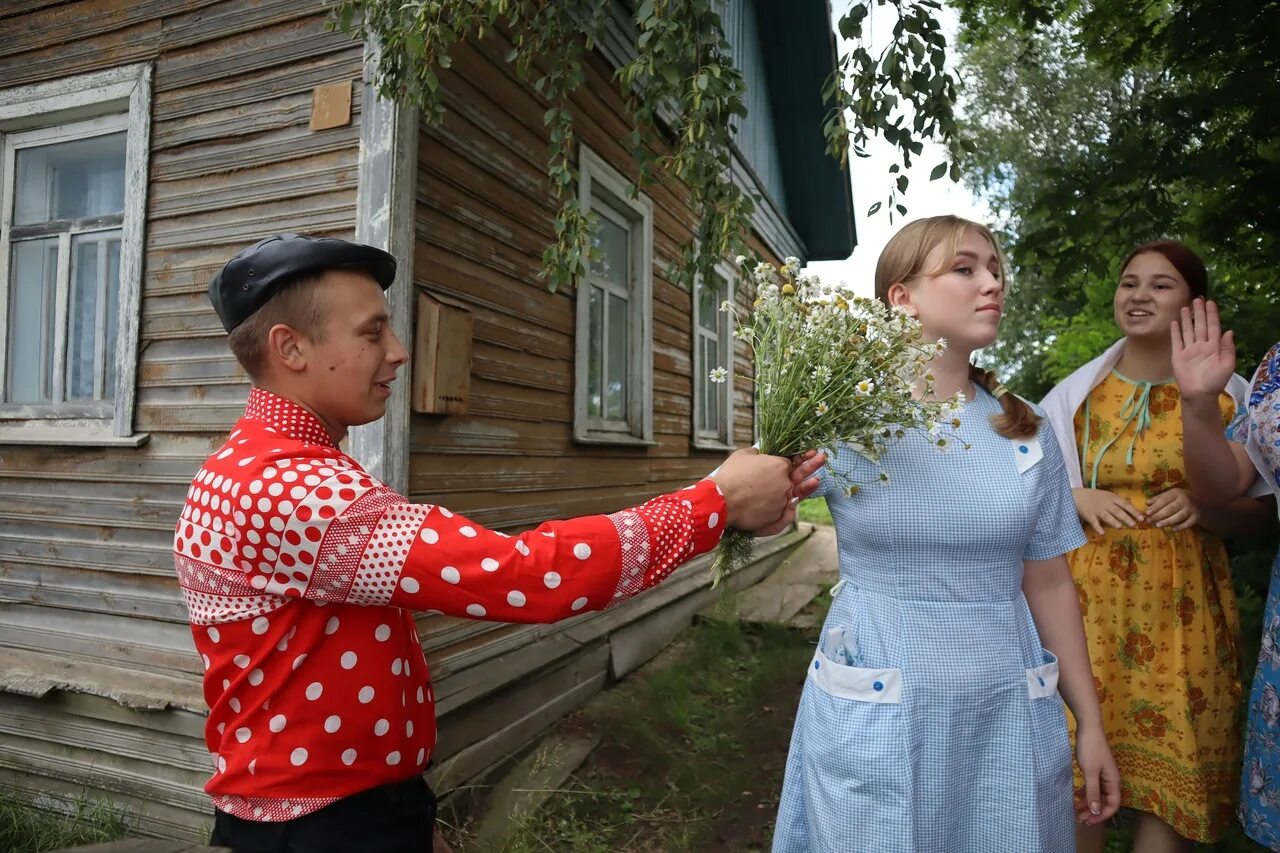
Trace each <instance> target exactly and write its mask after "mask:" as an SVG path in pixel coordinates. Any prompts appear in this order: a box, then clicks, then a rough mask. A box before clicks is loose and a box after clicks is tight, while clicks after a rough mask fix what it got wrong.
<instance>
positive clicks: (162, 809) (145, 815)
mask: <svg viewBox="0 0 1280 853" xmlns="http://www.w3.org/2000/svg"><path fill="white" fill-rule="evenodd" d="M2 699H3V697H0V700H2ZM3 707H4V706H3V704H0V711H2V710H3ZM71 769H72V768H69V767H68V765H67V764H65V763H64V762H63V761H61V760H59V758H58V757H57V756H47V757H44V758H43V760H42V761H40V762H39V763H37V764H35V765H34V766H31V767H24V768H23V769H19V770H15V769H12V768H8V767H6V766H5V765H4V764H3V763H0V790H3V791H5V792H6V793H7V794H9V796H10V797H13V798H15V799H22V800H26V799H29V798H31V797H32V796H33V792H36V791H38V792H39V794H36V796H37V797H39V796H40V795H41V794H43V795H44V796H45V797H46V798H47V797H57V798H59V799H60V800H61V802H63V803H73V802H76V801H77V800H78V799H79V798H82V797H84V796H86V795H87V796H89V797H92V798H93V799H107V800H110V801H113V802H115V803H118V804H119V805H120V806H121V807H122V808H124V809H125V810H126V811H127V812H128V813H129V814H131V815H134V816H135V819H136V820H137V821H138V823H140V824H142V825H145V826H146V828H147V831H148V832H152V833H155V834H158V835H164V836H167V837H168V838H170V839H183V840H186V841H189V842H191V843H198V842H200V841H202V840H207V839H208V838H209V825H210V823H211V822H212V821H211V819H210V814H211V812H210V811H209V806H208V805H206V806H205V807H204V808H199V809H197V808H175V807H172V806H166V805H163V804H159V803H152V802H149V801H147V800H145V799H141V798H139V797H136V796H131V795H129V794H127V793H122V792H120V791H115V790H104V789H101V788H95V787H93V786H90V785H87V784H85V782H83V781H81V780H78V779H67V778H65V774H67V773H69V772H70V770H71ZM205 803H206V804H207V803H208V797H206V798H205ZM49 810H50V811H52V812H53V813H55V814H56V813H58V810H57V809H56V808H51V809H49ZM77 853H79V851H77Z"/></svg>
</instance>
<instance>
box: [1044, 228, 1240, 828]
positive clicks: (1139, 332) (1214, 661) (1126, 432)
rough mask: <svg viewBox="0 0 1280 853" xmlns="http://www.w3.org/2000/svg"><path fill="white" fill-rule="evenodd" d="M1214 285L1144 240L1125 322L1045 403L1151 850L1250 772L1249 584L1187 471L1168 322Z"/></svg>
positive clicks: (1225, 402) (1077, 564)
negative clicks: (1242, 614) (1243, 762)
mask: <svg viewBox="0 0 1280 853" xmlns="http://www.w3.org/2000/svg"><path fill="white" fill-rule="evenodd" d="M1206 285H1207V274H1206V272H1205V267H1204V264H1203V263H1202V262H1201V261H1200V259H1199V258H1198V257H1197V256H1196V255H1195V254H1194V253H1193V252H1192V251H1191V250H1190V249H1188V248H1187V247H1186V246H1183V245H1182V244H1180V243H1172V242H1165V241H1162V242H1159V243H1151V244H1147V245H1145V246H1140V247H1139V248H1137V249H1135V250H1134V252H1133V253H1132V254H1131V255H1130V256H1129V257H1128V258H1126V260H1125V263H1124V264H1123V266H1122V271H1121V277H1120V283H1119V286H1118V288H1117V290H1116V295H1115V317H1116V323H1117V325H1119V327H1120V329H1121V331H1123V332H1124V335H1125V337H1124V338H1123V339H1122V340H1120V341H1118V342H1117V343H1116V344H1115V345H1114V346H1112V347H1111V348H1110V349H1109V350H1108V351H1107V352H1106V353H1104V354H1103V355H1102V356H1100V357H1099V358H1098V359H1095V360H1094V361H1093V362H1090V363H1089V364H1088V365H1085V366H1084V367H1082V368H1081V369H1080V370H1078V371H1076V373H1074V374H1072V375H1071V376H1070V377H1068V378H1067V379H1066V380H1064V381H1063V382H1062V383H1061V384H1060V385H1058V386H1057V387H1056V388H1055V389H1054V390H1053V391H1052V392H1051V393H1050V394H1049V396H1048V397H1046V398H1045V401H1044V403H1043V405H1044V407H1045V409H1046V411H1047V412H1048V414H1049V417H1050V419H1051V420H1052V421H1054V426H1055V428H1056V430H1057V432H1058V434H1059V435H1060V436H1062V435H1065V436H1074V442H1071V441H1070V439H1067V440H1064V441H1062V442H1061V443H1062V444H1063V445H1064V446H1063V448H1062V449H1063V454H1064V457H1065V458H1066V459H1067V462H1068V473H1069V475H1074V476H1073V478H1072V479H1073V482H1072V485H1073V486H1074V487H1075V488H1074V489H1073V493H1074V495H1075V498H1076V508H1077V511H1078V512H1079V515H1080V517H1081V519H1082V521H1083V522H1084V523H1085V528H1086V533H1087V534H1088V537H1089V541H1088V543H1087V544H1085V545H1084V546H1082V547H1081V548H1079V549H1078V550H1076V551H1075V552H1073V553H1072V554H1070V555H1069V557H1068V559H1069V561H1070V563H1071V568H1072V573H1073V575H1074V577H1075V580H1076V586H1077V588H1078V589H1079V592H1080V606H1081V610H1082V611H1083V614H1084V620H1085V632H1086V634H1087V636H1088V640H1089V652H1090V657H1091V658H1092V662H1093V671H1094V674H1095V677H1096V678H1097V679H1098V696H1099V699H1100V700H1101V702H1102V711H1103V722H1104V725H1105V728H1106V732H1107V737H1108V739H1109V740H1110V742H1111V747H1112V750H1113V751H1114V754H1115V757H1116V763H1117V764H1118V765H1119V768H1120V775H1121V798H1122V805H1123V806H1124V807H1126V808H1129V809H1132V810H1135V811H1136V812H1137V837H1136V841H1135V848H1134V849H1135V850H1136V851H1143V853H1147V851H1176V850H1184V849H1190V842H1191V841H1200V842H1208V841H1213V840H1214V839H1215V838H1216V837H1217V836H1218V835H1219V834H1220V833H1221V832H1222V830H1223V829H1225V828H1226V827H1227V826H1228V825H1229V824H1230V823H1231V821H1232V818H1233V814H1234V806H1235V793H1236V788H1237V785H1236V782H1237V780H1238V778H1239V745H1238V744H1239V735H1240V732H1239V725H1238V720H1237V716H1238V708H1239V703H1240V693H1241V687H1240V680H1239V677H1238V661H1237V658H1238V654H1237V635H1238V628H1239V625H1238V617H1237V612H1236V602H1235V595H1234V592H1233V590H1232V586H1231V576H1230V572H1229V565H1228V561H1227V552H1226V548H1225V547H1224V546H1223V543H1222V540H1221V539H1220V538H1219V537H1218V536H1217V535H1216V534H1214V533H1212V532H1210V531H1209V530H1208V529H1206V528H1205V527H1204V526H1203V525H1204V524H1205V523H1208V519H1205V518H1203V517H1202V511H1201V509H1200V508H1199V507H1198V506H1197V505H1196V503H1195V501H1194V500H1193V498H1192V495H1191V492H1190V490H1189V487H1188V484H1187V481H1186V475H1185V466H1184V465H1183V462H1182V459H1183V446H1182V420H1181V410H1180V408H1179V397H1178V386H1177V384H1176V383H1175V382H1174V380H1173V370H1172V366H1171V347H1170V338H1169V324H1170V322H1171V321H1173V320H1174V319H1176V318H1177V317H1178V312H1179V311H1180V310H1181V308H1182V307H1183V306H1184V305H1189V304H1190V303H1191V300H1192V299H1193V298H1194V297H1196V296H1203V295H1205V291H1206V289H1207V286H1206ZM1234 387H1235V391H1236V393H1238V394H1243V392H1244V391H1245V390H1246V389H1247V386H1246V385H1245V383H1244V380H1243V379H1240V380H1239V383H1238V384H1236V385H1235V386H1234ZM1220 404H1221V409H1222V423H1223V426H1224V428H1225V427H1226V425H1227V424H1228V423H1229V422H1230V421H1231V419H1232V416H1233V415H1234V413H1235V411H1236V404H1235V402H1234V401H1233V399H1232V397H1231V396H1230V395H1229V394H1226V393H1224V394H1223V395H1222V398H1221V400H1220ZM1103 840H1104V839H1103V827H1102V826H1097V827H1081V828H1080V829H1079V831H1078V836H1077V843H1078V850H1079V851H1090V850H1097V851H1101V850H1102V848H1103Z"/></svg>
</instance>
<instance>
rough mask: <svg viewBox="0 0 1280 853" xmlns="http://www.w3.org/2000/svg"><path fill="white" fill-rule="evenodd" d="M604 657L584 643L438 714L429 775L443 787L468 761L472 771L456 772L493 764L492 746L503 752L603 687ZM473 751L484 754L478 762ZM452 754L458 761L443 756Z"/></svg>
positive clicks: (597, 648)
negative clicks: (546, 666) (550, 665)
mask: <svg viewBox="0 0 1280 853" xmlns="http://www.w3.org/2000/svg"><path fill="white" fill-rule="evenodd" d="M608 658H609V650H608V647H607V646H606V645H604V644H597V645H595V646H591V647H588V648H586V649H584V650H582V651H580V652H578V653H577V654H576V655H574V656H573V657H572V658H570V659H569V660H568V661H567V662H566V663H564V664H562V665H561V666H559V667H557V668H556V669H554V670H552V671H550V672H545V673H540V674H539V677H538V678H536V679H534V678H530V679H527V680H525V681H524V682H523V683H517V684H515V685H514V686H513V687H511V688H508V689H507V690H504V691H502V692H500V693H498V694H494V695H492V696H490V697H489V698H487V699H486V700H485V701H483V702H480V703H472V704H471V705H469V706H467V707H466V709H465V711H463V712H458V713H453V714H448V715H445V716H443V717H441V719H440V735H439V740H438V741H437V743H438V745H437V747H436V755H437V761H439V762H440V767H439V768H438V769H437V770H436V771H434V773H433V774H430V775H429V778H432V777H434V778H435V779H437V780H439V781H441V782H443V783H444V784H445V786H446V787H447V785H448V782H447V780H448V778H449V776H450V775H451V774H452V773H460V771H463V770H464V767H465V765H467V764H471V765H472V766H473V767H474V770H472V772H471V773H470V774H467V773H460V775H461V776H462V778H467V777H468V776H469V775H473V774H474V772H475V771H478V770H479V769H482V768H483V767H486V766H489V765H491V764H493V763H494V762H495V760H496V759H497V758H498V757H500V756H501V754H502V753H500V752H498V753H495V752H494V751H493V750H496V749H499V748H501V747H505V751H508V752H509V751H510V750H512V749H514V748H515V747H517V746H519V745H520V744H523V743H527V742H528V741H529V740H530V739H531V738H532V737H533V736H535V735H536V734H538V732H540V731H542V730H543V729H545V728H546V727H547V726H548V725H549V724H550V723H551V722H552V721H554V720H555V719H557V718H558V717H560V716H562V715H563V714H564V713H565V712H566V711H567V710H568V709H569V708H572V707H576V706H577V705H578V704H579V703H581V702H582V701H583V700H584V699H585V698H586V697H587V696H589V695H591V694H592V693H595V692H597V691H598V690H600V688H601V687H603V686H604V682H605V676H606V667H607V665H608ZM481 744H483V745H485V748H484V749H481V750H478V751H473V752H472V753H471V755H470V756H469V757H464V756H465V755H466V753H464V752H462V751H463V750H466V749H467V748H468V747H475V746H477V745H481ZM477 753H478V754H477ZM479 755H483V756H484V757H485V760H484V762H483V763H480V758H479ZM453 756H458V760H455V761H453V762H450V761H448V759H449V758H450V757H453ZM451 764H452V765H453V769H452V771H450V769H449V766H450V765H451ZM476 764H479V766H475V765H476Z"/></svg>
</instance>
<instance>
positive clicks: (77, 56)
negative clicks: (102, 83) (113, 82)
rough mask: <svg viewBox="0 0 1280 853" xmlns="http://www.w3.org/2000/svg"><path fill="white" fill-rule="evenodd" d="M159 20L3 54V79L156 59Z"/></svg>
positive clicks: (40, 77)
mask: <svg viewBox="0 0 1280 853" xmlns="http://www.w3.org/2000/svg"><path fill="white" fill-rule="evenodd" d="M160 27H161V25H160V21H156V20H151V21H144V22H142V23H139V24H135V25H133V26H131V27H126V28H124V29H120V30H113V31H112V32H109V33H106V34H104V35H100V36H95V37H92V38H84V39H79V38H74V39H71V40H69V41H66V42H64V43H61V44H57V45H54V46H52V47H46V48H43V49H40V50H31V51H24V52H23V53H15V54H11V55H9V56H7V57H4V58H0V80H3V81H4V83H5V86H6V87H7V86H21V85H23V84H24V83H39V82H42V81H45V80H55V79H57V78H60V77H70V76H71V75H73V74H83V73H85V72H88V71H98V70H101V69H104V68H111V67H114V66H117V65H127V64H129V63H130V62H137V61H140V60H144V59H153V58H154V57H155V55H156V52H157V51H158V49H159V43H160Z"/></svg>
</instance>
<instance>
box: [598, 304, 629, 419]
mask: <svg viewBox="0 0 1280 853" xmlns="http://www.w3.org/2000/svg"><path fill="white" fill-rule="evenodd" d="M627 315H628V311H627V300H625V299H620V298H618V297H617V296H615V295H613V294H612V293H611V294H609V311H608V317H607V321H608V324H609V334H608V337H607V343H608V350H609V352H608V361H607V364H608V370H607V371H606V373H605V377H606V380H605V381H606V382H607V386H606V388H605V406H604V416H605V417H606V418H609V419H610V420H626V417H627V352H628V350H629V345H628V343H629V336H628V329H627V327H628V325H629V317H628V316H627Z"/></svg>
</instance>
